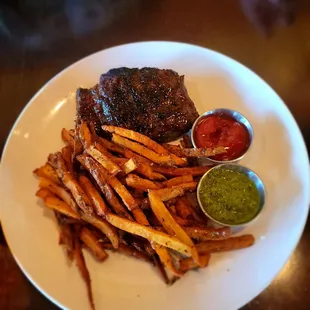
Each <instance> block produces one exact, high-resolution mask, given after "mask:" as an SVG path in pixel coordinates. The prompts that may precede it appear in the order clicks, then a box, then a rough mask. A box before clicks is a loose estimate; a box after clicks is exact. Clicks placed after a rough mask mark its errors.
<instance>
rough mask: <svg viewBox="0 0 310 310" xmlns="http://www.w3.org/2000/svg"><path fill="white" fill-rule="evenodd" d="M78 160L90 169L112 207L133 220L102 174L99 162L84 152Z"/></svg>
mask: <svg viewBox="0 0 310 310" xmlns="http://www.w3.org/2000/svg"><path fill="white" fill-rule="evenodd" d="M77 160H78V161H79V162H80V163H81V164H82V166H83V167H84V168H85V169H87V170H88V172H89V173H90V174H91V175H92V177H93V178H94V179H95V181H96V183H97V184H98V186H99V188H100V190H101V192H102V193H103V194H104V196H105V198H106V200H107V202H108V203H109V205H110V206H111V207H112V209H113V210H114V212H115V213H116V214H118V215H119V216H121V217H125V218H127V219H128V220H132V219H133V218H132V216H131V215H130V214H129V213H128V211H127V210H126V209H125V208H124V206H123V205H122V204H121V203H120V202H119V200H118V198H117V197H116V195H115V193H114V192H113V190H112V188H111V186H110V185H109V184H108V183H107V182H106V180H105V175H104V174H102V171H101V170H102V169H101V166H100V165H99V163H97V162H96V161H95V160H94V159H93V158H91V157H89V156H87V155H85V154H83V155H79V156H78V157H77Z"/></svg>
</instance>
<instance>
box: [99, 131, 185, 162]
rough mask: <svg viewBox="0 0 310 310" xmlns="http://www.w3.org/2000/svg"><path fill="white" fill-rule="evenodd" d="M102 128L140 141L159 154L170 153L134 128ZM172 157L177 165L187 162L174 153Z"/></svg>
mask: <svg viewBox="0 0 310 310" xmlns="http://www.w3.org/2000/svg"><path fill="white" fill-rule="evenodd" d="M102 128H103V130H105V131H108V132H110V133H115V134H117V135H119V136H122V137H125V138H128V139H130V140H133V141H136V142H139V143H141V144H143V145H144V146H146V147H147V148H148V149H150V150H152V151H154V152H155V153H157V154H162V155H170V154H169V152H168V151H167V150H166V149H165V148H163V147H162V146H161V145H160V144H158V143H157V142H155V141H154V140H152V139H150V138H149V137H147V136H145V135H142V134H140V133H138V132H135V131H133V130H129V129H125V128H121V127H115V126H106V125H104V126H102ZM141 155H143V154H141ZM172 157H173V161H174V162H175V164H176V165H180V166H181V165H185V164H186V161H185V160H184V159H182V158H179V157H177V156H175V155H173V156H172Z"/></svg>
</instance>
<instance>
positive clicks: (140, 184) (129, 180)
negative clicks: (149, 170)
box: [126, 174, 161, 191]
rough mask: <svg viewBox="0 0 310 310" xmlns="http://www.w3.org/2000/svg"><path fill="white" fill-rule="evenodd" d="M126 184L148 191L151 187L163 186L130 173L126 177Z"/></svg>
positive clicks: (158, 187)
mask: <svg viewBox="0 0 310 310" xmlns="http://www.w3.org/2000/svg"><path fill="white" fill-rule="evenodd" d="M126 184H127V185H128V186H130V187H133V188H136V189H141V190H144V191H148V190H149V189H160V188H161V186H160V185H159V184H156V183H154V182H152V181H150V180H147V179H143V178H140V177H139V176H137V175H135V174H129V175H128V176H127V177H126Z"/></svg>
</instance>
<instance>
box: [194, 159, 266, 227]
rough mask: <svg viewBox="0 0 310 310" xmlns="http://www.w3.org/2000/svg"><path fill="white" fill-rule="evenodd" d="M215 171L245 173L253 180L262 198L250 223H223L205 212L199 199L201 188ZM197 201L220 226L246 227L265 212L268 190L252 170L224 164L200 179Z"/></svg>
mask: <svg viewBox="0 0 310 310" xmlns="http://www.w3.org/2000/svg"><path fill="white" fill-rule="evenodd" d="M215 169H229V170H233V171H238V172H241V173H243V174H244V175H246V176H247V177H248V178H249V179H250V180H252V181H253V182H254V184H255V186H256V188H257V190H258V193H259V198H260V206H259V210H258V212H257V214H256V216H255V217H254V218H253V219H251V220H249V221H248V222H245V223H242V224H235V225H234V224H227V223H223V222H220V221H218V220H216V219H214V218H213V217H212V216H210V215H209V214H208V212H207V210H205V208H204V207H203V204H202V202H201V200H200V197H199V192H200V187H201V184H202V181H203V180H204V179H205V178H207V177H208V174H209V173H210V172H211V171H213V170H215ZM197 199H198V203H199V206H200V208H201V210H202V212H203V213H204V214H205V215H206V216H207V217H208V218H210V219H211V220H212V221H214V222H216V223H218V224H220V225H223V226H246V225H248V224H249V223H252V222H253V221H254V220H255V219H257V217H258V216H259V215H260V213H261V211H262V210H263V208H264V206H265V200H266V190H265V186H264V183H263V181H262V180H261V179H260V178H259V177H258V175H257V174H256V173H255V172H253V171H252V170H251V169H249V168H246V167H244V166H240V165H237V164H222V165H218V166H215V167H213V168H211V169H210V170H209V171H207V172H206V173H205V174H204V175H203V176H202V177H201V179H200V181H199V183H198V187H197Z"/></svg>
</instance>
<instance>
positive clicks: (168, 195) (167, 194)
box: [153, 187, 184, 201]
mask: <svg viewBox="0 0 310 310" xmlns="http://www.w3.org/2000/svg"><path fill="white" fill-rule="evenodd" d="M153 192H154V193H155V194H156V195H157V196H159V198H160V199H161V201H167V200H170V199H172V198H176V197H178V196H183V195H184V189H183V188H182V187H172V188H162V189H157V190H153Z"/></svg>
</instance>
